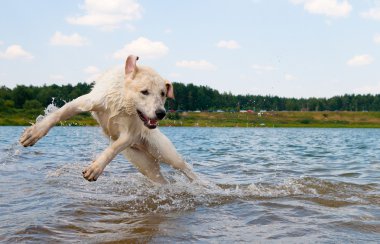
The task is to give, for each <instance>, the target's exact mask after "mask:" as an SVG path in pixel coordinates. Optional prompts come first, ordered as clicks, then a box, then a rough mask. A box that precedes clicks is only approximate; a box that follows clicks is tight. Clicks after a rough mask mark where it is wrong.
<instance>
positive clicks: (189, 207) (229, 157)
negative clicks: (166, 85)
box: [0, 127, 380, 243]
mask: <svg viewBox="0 0 380 244" xmlns="http://www.w3.org/2000/svg"><path fill="white" fill-rule="evenodd" d="M161 130H162V131H163V132H164V133H165V134H166V135H168V137H169V138H170V139H171V140H172V141H173V142H174V144H175V145H176V147H177V148H178V150H179V151H180V152H181V154H182V155H184V157H185V158H186V159H187V160H188V161H189V163H190V164H191V165H192V166H193V168H194V170H195V171H196V172H197V173H198V174H199V175H200V176H201V179H202V182H199V183H189V182H188V180H187V179H186V178H185V177H184V176H183V175H182V174H179V173H177V172H176V171H173V170H171V169H170V168H169V167H167V166H165V165H163V171H164V175H165V176H166V177H167V178H168V179H169V181H170V182H171V184H169V185H165V186H157V185H153V184H152V183H150V182H149V181H148V180H147V179H146V178H145V177H144V176H142V175H141V174H139V173H138V172H137V171H136V170H135V169H134V168H133V167H132V166H131V165H130V163H128V162H127V161H126V160H125V159H124V158H122V157H121V156H118V157H117V158H116V159H115V160H114V161H113V162H112V163H111V164H110V165H109V166H108V167H107V168H106V171H105V173H104V174H103V175H102V176H101V177H100V178H99V180H98V181H96V182H87V181H85V180H84V179H83V178H82V176H81V170H82V169H83V167H85V166H86V165H87V164H88V163H89V162H91V160H93V159H94V158H95V157H96V155H97V154H98V153H100V152H101V151H102V149H104V148H105V147H106V145H107V140H106V139H105V138H103V137H102V135H101V132H100V129H98V128H90V127H80V128H79V127H56V128H54V129H53V130H52V131H51V132H50V134H49V135H48V136H47V137H46V138H44V139H42V140H41V141H40V142H39V143H38V144H37V145H36V146H34V147H32V148H22V147H20V146H19V145H18V144H17V139H18V136H19V135H20V134H21V131H22V128H21V127H1V128H0V159H1V161H0V165H1V170H0V189H1V191H0V199H1V201H0V213H1V214H0V241H4V242H20V241H21V242H29V241H32V242H55V241H58V242H60V241H61V242H62V241H65V242H76V241H82V242H117V241H135V242H160V243H161V242H249V243H250V242H254V241H256V242H258V241H271V240H272V241H276V240H277V241H281V242H287V241H290V242H315V241H321V242H345V241H348V242H358V241H369V242H378V241H380V236H379V234H380V192H379V189H380V187H379V179H380V171H379V170H380V156H379V155H380V145H379V144H378V143H377V142H378V141H379V139H380V130H376V129H235V128H234V129H217V128H162V129H161Z"/></svg>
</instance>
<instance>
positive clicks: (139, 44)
mask: <svg viewBox="0 0 380 244" xmlns="http://www.w3.org/2000/svg"><path fill="white" fill-rule="evenodd" d="M168 52H169V48H168V47H167V46H166V45H165V44H164V43H162V42H155V41H151V40H149V39H147V38H145V37H139V38H137V39H136V40H134V41H132V42H130V43H127V44H126V45H125V46H124V47H123V48H122V49H120V50H118V51H116V52H115V53H114V54H113V57H114V58H117V59H126V58H127V57H128V55H130V54H134V55H137V56H140V57H142V58H144V59H156V58H160V57H162V56H164V55H166V54H167V53H168Z"/></svg>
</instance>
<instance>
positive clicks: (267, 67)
mask: <svg viewBox="0 0 380 244" xmlns="http://www.w3.org/2000/svg"><path fill="white" fill-rule="evenodd" d="M252 69H254V70H256V72H257V73H262V72H270V71H274V70H276V68H275V67H273V66H271V65H260V64H253V65H252Z"/></svg>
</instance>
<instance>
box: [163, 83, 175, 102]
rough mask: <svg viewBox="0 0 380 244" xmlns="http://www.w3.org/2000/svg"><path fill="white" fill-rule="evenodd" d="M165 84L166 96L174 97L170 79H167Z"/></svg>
mask: <svg viewBox="0 0 380 244" xmlns="http://www.w3.org/2000/svg"><path fill="white" fill-rule="evenodd" d="M165 83H166V84H165V86H166V97H168V98H171V99H174V91H173V85H172V83H171V82H170V81H168V80H166V81H165Z"/></svg>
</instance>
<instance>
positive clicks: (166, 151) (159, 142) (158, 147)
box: [147, 130, 198, 181]
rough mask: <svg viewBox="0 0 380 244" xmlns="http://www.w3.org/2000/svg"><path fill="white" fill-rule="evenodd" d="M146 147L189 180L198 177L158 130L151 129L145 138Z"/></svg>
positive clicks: (154, 155)
mask: <svg viewBox="0 0 380 244" xmlns="http://www.w3.org/2000/svg"><path fill="white" fill-rule="evenodd" d="M147 147H148V151H149V153H150V154H152V155H153V157H155V158H157V159H158V160H159V161H160V162H164V163H167V164H169V165H171V166H172V167H173V168H175V169H177V170H179V171H181V172H182V173H184V174H185V175H186V176H187V178H189V180H190V181H193V180H197V179H198V177H197V176H196V175H195V174H194V172H193V171H192V170H191V168H190V167H189V165H188V164H187V163H186V161H185V160H184V159H183V158H182V157H181V156H180V155H179V154H178V152H177V150H176V149H175V147H174V145H173V143H172V142H171V141H170V140H169V139H168V138H167V137H166V136H165V135H164V134H162V133H161V132H160V131H159V130H155V131H154V132H153V131H152V133H151V135H150V137H149V139H147Z"/></svg>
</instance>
